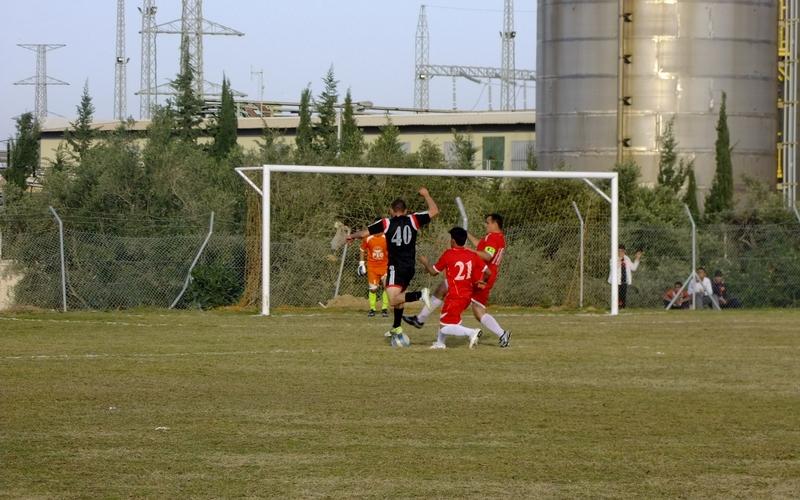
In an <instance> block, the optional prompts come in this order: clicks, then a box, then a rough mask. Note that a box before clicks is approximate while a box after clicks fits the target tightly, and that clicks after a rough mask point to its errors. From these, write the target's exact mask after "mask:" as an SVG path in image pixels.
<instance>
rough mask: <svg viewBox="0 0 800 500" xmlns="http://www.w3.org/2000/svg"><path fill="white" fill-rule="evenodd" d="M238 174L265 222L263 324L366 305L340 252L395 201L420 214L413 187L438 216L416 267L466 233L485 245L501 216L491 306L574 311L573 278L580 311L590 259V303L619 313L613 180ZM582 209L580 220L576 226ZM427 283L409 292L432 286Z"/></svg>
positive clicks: (349, 253)
mask: <svg viewBox="0 0 800 500" xmlns="http://www.w3.org/2000/svg"><path fill="white" fill-rule="evenodd" d="M236 170H237V172H238V173H239V175H241V176H242V178H243V179H244V180H245V181H246V182H247V183H248V184H249V185H250V186H251V187H252V189H253V190H254V191H255V193H257V195H258V201H259V202H260V207H259V209H256V210H259V211H260V217H256V216H253V215H251V216H250V217H249V220H251V221H253V225H255V224H258V227H257V228H256V229H257V230H258V231H257V232H258V237H257V238H258V240H259V241H260V245H259V247H260V248H259V250H258V251H259V255H258V257H259V259H258V260H260V265H259V266H258V267H259V268H260V272H259V275H258V276H257V278H258V281H259V282H260V284H259V285H260V286H259V288H260V303H261V314H262V315H265V316H268V315H269V314H270V309H271V307H277V306H300V307H309V306H312V307H313V306H322V307H326V303H327V301H328V299H331V298H335V297H337V296H340V295H341V296H355V297H365V296H366V284H365V282H364V283H362V281H364V279H363V278H359V277H357V276H356V272H355V270H356V267H357V262H358V259H359V250H358V246H357V244H351V245H345V244H344V237H343V236H344V235H346V234H347V232H349V231H350V230H351V229H352V230H356V229H361V228H364V227H366V226H367V225H368V224H370V223H372V222H373V221H374V220H376V219H377V218H380V217H385V216H386V215H387V213H388V207H389V204H390V203H391V202H392V200H394V199H396V198H403V199H405V200H406V202H407V204H408V207H409V211H420V210H425V204H424V202H423V201H422V198H421V197H420V196H419V195H418V194H417V189H418V188H419V187H420V186H426V187H427V188H428V189H429V191H430V193H431V196H432V197H433V198H434V200H436V203H437V205H438V207H439V209H440V215H439V216H438V217H437V218H436V219H435V220H434V222H433V223H432V224H431V225H430V226H429V227H428V228H426V229H425V230H424V231H423V233H422V236H421V238H420V239H419V240H418V245H417V246H418V255H419V254H425V255H428V256H429V257H430V258H435V257H436V256H438V254H440V253H441V252H442V251H443V250H444V249H445V248H447V245H448V244H449V238H448V237H447V230H448V229H449V228H450V227H452V226H455V225H466V224H469V227H468V228H467V229H468V230H469V231H470V233H472V234H474V235H476V236H477V237H479V238H480V237H481V236H483V233H484V225H483V221H484V217H485V215H486V214H489V213H500V214H501V215H503V217H504V222H505V227H504V231H505V233H506V240H507V245H508V247H507V251H506V253H505V254H504V255H505V256H504V264H503V265H502V266H501V270H500V273H499V278H498V283H497V285H496V287H495V288H494V289H493V292H492V293H493V295H492V300H493V302H495V303H497V304H498V305H508V306H521V307H529V306H544V307H549V306H556V307H560V306H563V307H572V306H573V305H574V307H578V300H577V299H576V297H577V290H578V272H579V271H578V270H579V269H580V303H581V306H583V302H584V300H583V296H584V247H585V253H586V255H587V258H586V271H585V272H586V288H587V303H588V304H589V305H590V306H594V307H595V308H596V309H599V310H606V311H608V312H610V314H612V315H616V314H617V313H618V296H617V294H618V290H617V287H616V286H610V285H609V283H616V282H617V276H616V274H617V266H611V265H610V262H613V261H614V259H615V258H616V254H617V248H618V220H619V205H618V190H619V187H618V177H617V173H615V172H565V171H509V170H458V169H419V168H373V167H346V166H337V167H334V166H300V165H263V166H260V167H240V168H237V169H236ZM576 200H577V203H576ZM578 205H581V206H582V208H581V212H582V215H581V213H578V217H577V218H576V217H575V215H576V212H577V211H578V210H577V208H576V207H577V206H578ZM252 211H253V210H251V212H252ZM579 220H580V225H579ZM348 247H349V248H348ZM579 256H580V257H579ZM579 258H580V265H579ZM251 267H256V266H255V265H251ZM423 274H424V273H421V272H418V273H417V277H415V280H417V279H420V280H422V281H423V282H424V281H425V280H426V279H429V278H426V277H424V276H422V275H423ZM425 284H426V285H427V283H425Z"/></svg>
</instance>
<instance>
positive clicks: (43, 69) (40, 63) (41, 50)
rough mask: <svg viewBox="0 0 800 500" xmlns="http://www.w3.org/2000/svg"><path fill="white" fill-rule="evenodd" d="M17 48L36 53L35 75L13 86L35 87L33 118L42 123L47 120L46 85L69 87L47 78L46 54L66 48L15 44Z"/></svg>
mask: <svg viewBox="0 0 800 500" xmlns="http://www.w3.org/2000/svg"><path fill="white" fill-rule="evenodd" d="M17 46H18V47H22V48H23V49H28V50H30V51H33V52H36V75H35V76H31V77H29V78H26V79H24V80H20V81H18V82H15V83H14V85H35V86H36V104H35V106H34V112H33V113H34V117H35V118H36V121H37V122H39V123H40V124H41V123H44V121H45V119H46V118H47V86H48V85H69V83H67V82H64V81H62V80H58V79H56V78H51V77H49V76H47V53H48V52H50V51H51V50H56V49H60V48H61V47H66V45H64V44H61V43H50V44H30V43H29V44H17Z"/></svg>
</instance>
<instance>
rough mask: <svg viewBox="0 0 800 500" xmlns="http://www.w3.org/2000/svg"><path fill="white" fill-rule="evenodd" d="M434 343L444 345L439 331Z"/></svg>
mask: <svg viewBox="0 0 800 500" xmlns="http://www.w3.org/2000/svg"><path fill="white" fill-rule="evenodd" d="M436 343H437V344H444V333H442V331H441V330H439V334H438V335H436Z"/></svg>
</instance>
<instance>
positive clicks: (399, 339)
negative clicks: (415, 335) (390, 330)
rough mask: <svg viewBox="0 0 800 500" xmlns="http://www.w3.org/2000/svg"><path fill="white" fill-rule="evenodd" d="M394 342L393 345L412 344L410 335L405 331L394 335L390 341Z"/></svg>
mask: <svg viewBox="0 0 800 500" xmlns="http://www.w3.org/2000/svg"><path fill="white" fill-rule="evenodd" d="M389 342H390V343H391V344H392V347H398V348H402V347H408V346H410V345H411V339H409V338H408V335H406V334H405V333H398V334H397V335H392V338H391V340H390V341H389Z"/></svg>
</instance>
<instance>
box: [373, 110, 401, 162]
mask: <svg viewBox="0 0 800 500" xmlns="http://www.w3.org/2000/svg"><path fill="white" fill-rule="evenodd" d="M406 156H407V155H406V154H405V152H404V151H403V146H402V145H401V144H400V129H398V128H397V127H396V126H395V125H394V124H393V123H392V120H391V119H390V118H389V116H388V115H387V116H386V125H385V126H383V127H381V133H380V135H379V136H378V138H377V139H376V140H375V142H373V143H372V145H371V146H370V148H369V152H368V153H367V162H368V163H369V164H370V165H371V166H373V167H402V166H405V165H406V159H407V158H406Z"/></svg>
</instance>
